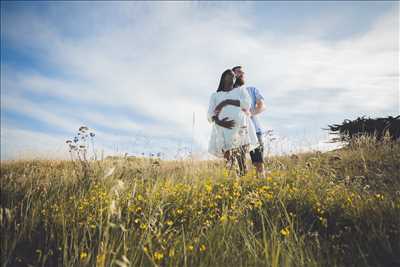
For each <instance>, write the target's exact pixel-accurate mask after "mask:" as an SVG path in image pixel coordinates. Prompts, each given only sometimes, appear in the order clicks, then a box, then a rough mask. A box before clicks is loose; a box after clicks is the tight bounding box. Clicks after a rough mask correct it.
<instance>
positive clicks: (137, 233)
mask: <svg viewBox="0 0 400 267" xmlns="http://www.w3.org/2000/svg"><path fill="white" fill-rule="evenodd" d="M268 167H269V170H270V174H269V175H268V177H267V178H266V179H257V178H255V177H254V173H249V174H248V175H247V176H246V177H242V178H237V177H235V175H234V174H231V173H228V172H227V171H226V170H224V168H223V164H222V163H221V162H215V161H214V162H213V161H208V162H190V161H179V162H172V161H171V162H166V161H161V162H158V161H151V160H143V159H114V160H105V161H99V162H92V163H90V165H89V166H86V167H82V166H81V165H80V164H79V162H71V161H15V162H8V163H4V162H3V163H2V164H1V213H2V214H1V216H0V218H1V236H2V238H1V246H2V249H1V265H2V266H27V265H28V264H30V265H34V266H41V265H45V266H57V265H58V266H95V265H96V264H97V266H229V265H230V266H307V267H308V266H400V144H399V143H397V144H393V143H389V142H387V143H376V142H375V141H374V140H371V139H366V138H365V139H364V138H361V139H359V141H358V142H354V143H353V145H352V147H350V148H346V149H342V150H338V151H335V152H329V153H309V154H302V155H297V156H292V157H275V158H271V159H269V161H268Z"/></svg>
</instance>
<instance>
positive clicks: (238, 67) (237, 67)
mask: <svg viewBox="0 0 400 267" xmlns="http://www.w3.org/2000/svg"><path fill="white" fill-rule="evenodd" d="M241 68H242V66H236V67H233V68H232V70H233V71H235V70H237V69H241Z"/></svg>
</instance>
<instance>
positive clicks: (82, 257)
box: [79, 251, 88, 260]
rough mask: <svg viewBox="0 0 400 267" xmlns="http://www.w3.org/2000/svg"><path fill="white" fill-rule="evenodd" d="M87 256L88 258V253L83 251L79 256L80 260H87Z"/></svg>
mask: <svg viewBox="0 0 400 267" xmlns="http://www.w3.org/2000/svg"><path fill="white" fill-rule="evenodd" d="M87 256H88V254H87V252H85V251H82V252H81V254H80V256H79V258H80V259H81V260H84V259H86V258H87Z"/></svg>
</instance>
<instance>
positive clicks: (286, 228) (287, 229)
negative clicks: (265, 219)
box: [281, 226, 290, 236]
mask: <svg viewBox="0 0 400 267" xmlns="http://www.w3.org/2000/svg"><path fill="white" fill-rule="evenodd" d="M289 233H290V230H289V226H286V227H285V228H283V229H281V234H282V235H283V236H287V235H289Z"/></svg>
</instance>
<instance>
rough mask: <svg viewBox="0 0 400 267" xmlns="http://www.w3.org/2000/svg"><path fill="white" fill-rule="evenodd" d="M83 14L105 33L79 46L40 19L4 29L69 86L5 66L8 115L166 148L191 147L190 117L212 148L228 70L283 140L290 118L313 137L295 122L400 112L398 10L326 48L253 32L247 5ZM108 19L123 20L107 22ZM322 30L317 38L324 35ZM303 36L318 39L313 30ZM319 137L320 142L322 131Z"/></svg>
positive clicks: (11, 21)
mask: <svg viewBox="0 0 400 267" xmlns="http://www.w3.org/2000/svg"><path fill="white" fill-rule="evenodd" d="M139 6H140V7H141V8H144V7H148V6H146V5H144V6H141V5H139ZM55 10H56V11H57V9H55ZM85 10H86V11H88V12H87V16H88V17H89V18H90V19H86V20H85V18H84V17H79V18H74V19H79V20H80V21H81V23H82V24H84V23H89V24H90V23H92V24H91V25H92V26H96V25H97V23H98V27H94V29H93V34H91V31H90V27H89V26H86V28H85V33H86V34H80V35H78V37H77V36H69V35H65V32H64V31H62V30H61V29H62V25H61V24H57V23H56V24H54V22H53V21H51V20H46V19H43V18H42V17H39V16H36V15H32V14H28V15H27V14H24V17H23V19H22V18H21V17H9V18H7V23H6V26H5V27H6V28H5V30H4V31H3V27H2V38H6V39H7V40H10V41H13V42H14V44H15V45H16V46H18V47H19V49H22V50H23V51H27V49H28V48H29V49H33V51H34V52H35V53H37V55H36V58H37V59H40V60H42V61H43V62H44V63H45V64H48V66H49V67H50V68H53V69H54V71H55V72H59V73H61V74H62V75H61V76H57V75H53V76H48V75H46V73H45V72H43V71H40V70H38V71H36V72H23V71H20V70H18V69H13V68H8V67H7V68H6V70H5V71H2V77H3V74H4V76H5V78H6V79H7V82H5V83H3V82H2V96H3V98H4V99H2V109H3V108H6V109H13V110H16V111H20V112H22V113H25V114H27V115H29V116H32V117H35V118H37V119H39V120H44V121H45V122H47V123H49V124H51V125H53V126H55V127H62V128H63V129H65V130H68V129H71V128H73V129H75V128H76V127H78V126H77V125H79V124H81V123H86V124H88V125H89V126H90V124H91V123H96V124H97V125H99V126H104V127H107V128H110V129H113V130H115V131H118V130H121V131H122V130H123V131H125V132H128V133H132V135H133V134H136V133H138V132H142V133H144V134H146V133H147V134H149V135H150V136H152V138H155V139H157V138H159V139H160V140H161V139H163V138H164V137H165V138H167V137H172V136H173V137H176V138H178V139H179V138H186V139H190V138H191V135H192V116H193V112H194V113H195V114H196V125H195V129H196V133H195V140H196V142H197V143H198V144H199V145H200V146H201V147H202V148H203V149H205V148H206V146H207V143H208V136H209V131H210V125H209V124H208V122H207V121H206V119H205V118H206V116H205V113H206V110H207V105H208V98H209V96H210V95H211V93H212V92H213V91H214V90H215V88H216V86H217V84H218V80H219V76H220V74H221V73H222V72H223V70H224V69H226V68H229V67H232V66H234V65H237V64H242V65H243V66H245V68H246V70H247V75H248V81H249V83H250V84H252V85H256V86H257V87H259V88H260V89H261V90H262V92H263V93H264V95H265V96H266V103H267V105H268V110H267V113H266V114H263V115H262V116H261V119H262V121H263V123H264V124H265V125H267V126H268V128H271V127H277V128H278V131H279V130H282V131H283V130H284V128H285V127H286V126H285V125H280V123H281V122H280V120H279V117H284V118H286V119H293V121H292V123H293V128H294V129H297V130H301V127H310V126H309V125H308V126H307V125H302V124H301V123H297V122H296V121H297V120H299V119H302V120H303V121H304V118H309V121H310V122H309V124H311V123H312V122H311V119H310V118H313V116H323V115H324V114H330V115H331V117H332V116H335V117H336V118H340V119H344V118H347V117H348V116H349V114H351V115H353V114H360V115H364V114H377V115H382V114H383V115H391V114H386V113H387V112H388V111H392V112H395V111H396V109H397V111H398V105H399V103H398V102H399V98H398V95H399V93H398V88H399V66H398V55H399V54H398V53H399V41H398V37H399V32H398V31H399V26H398V19H397V17H398V11H397V10H394V11H392V12H391V13H389V14H387V15H385V16H384V17H382V18H381V19H379V20H378V21H377V22H376V23H375V24H374V25H373V27H372V28H371V29H370V30H369V31H367V32H366V33H365V34H363V35H357V36H354V37H352V38H350V39H345V40H338V41H333V40H332V41H329V42H327V41H324V40H321V39H318V38H315V37H310V38H304V37H298V35H296V36H293V37H291V36H284V33H282V36H278V35H276V34H272V33H270V32H268V30H263V31H254V29H256V27H257V25H255V22H254V21H253V20H252V19H251V16H248V15H249V14H250V13H249V12H251V7H248V6H245V7H244V9H242V10H241V12H240V13H239V12H238V9H237V8H235V7H234V6H233V7H232V6H231V7H229V8H227V9H221V8H213V7H210V8H206V9H201V12H200V11H199V10H200V9H198V8H197V7H196V5H187V4H180V3H174V4H171V5H164V4H154V6H153V8H150V9H144V10H145V11H146V12H143V14H141V13H140V12H138V10H139V9H138V8H137V5H135V4H132V5H130V4H127V5H121V6H120V5H118V6H117V7H116V8H114V9H113V10H110V9H106V8H104V7H103V6H101V7H100V8H99V9H95V8H90V7H89V8H86V9H85ZM96 10H97V11H98V12H99V14H96ZM112 11H114V12H116V13H114V14H118V15H116V16H114V17H112V18H110V17H109V16H107V15H110V14H111V13H112ZM82 13H85V12H82ZM85 14H86V13H85ZM81 15H82V14H81ZM103 18H107V19H104V20H103ZM68 21H69V22H68V23H72V25H74V24H73V22H71V21H70V20H68ZM27 22H29V23H27ZM334 23H337V22H334ZM396 23H397V24H396ZM77 24H78V25H79V23H77ZM10 25H13V27H11V26H10ZM314 27H316V31H317V32H320V31H321V27H319V26H318V25H314ZM77 30H78V31H79V29H77ZM299 31H304V32H305V33H310V32H314V31H313V30H312V29H310V28H307V29H299ZM281 37H282V38H281ZM2 68H3V65H2ZM11 90H12V91H13V92H11ZM26 92H29V93H33V94H35V93H36V94H47V95H52V96H55V97H64V98H67V99H69V101H74V100H79V102H80V103H87V104H90V105H88V106H89V107H90V106H91V105H92V104H96V105H98V106H101V107H103V108H101V109H96V110H91V109H90V108H88V107H85V106H84V105H83V104H82V105H81V106H80V107H79V108H78V109H74V110H69V107H68V106H65V105H64V104H63V103H62V102H60V103H58V104H56V105H58V107H57V109H56V110H52V109H51V108H52V107H54V105H53V106H51V105H50V106H49V105H47V106H46V105H44V106H43V105H40V104H39V103H32V101H30V100H29V97H28V96H26V97H25V93H26ZM3 101H4V103H5V105H4V106H3ZM112 108H126V110H128V111H130V112H132V113H137V114H145V115H146V116H147V117H149V118H154V119H155V120H156V121H160V122H162V123H161V124H159V123H152V124H151V123H150V124H144V123H142V122H141V121H139V120H137V118H135V117H131V118H130V117H127V115H126V114H115V113H112V114H109V113H108V112H107V110H108V109H112ZM74 114H75V115H74ZM76 114H79V117H77V115H76ZM322 120H323V118H322ZM314 126H315V133H316V132H317V131H318V130H319V128H320V127H321V125H314ZM288 128H289V127H288ZM288 128H287V129H288ZM108 134H109V133H108ZM104 135H105V136H106V135H107V133H105V132H104ZM108 137H109V139H108V140H114V141H115V142H116V143H121V142H122V141H121V138H116V139H112V138H111V136H108ZM126 138H127V139H129V138H128V137H126ZM10 142H11V141H10ZM318 142H319V141H317V142H316V143H318ZM157 145H160V144H157Z"/></svg>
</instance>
